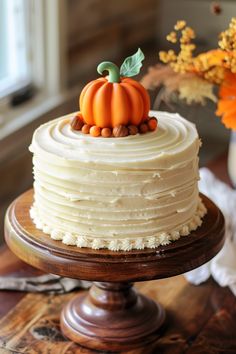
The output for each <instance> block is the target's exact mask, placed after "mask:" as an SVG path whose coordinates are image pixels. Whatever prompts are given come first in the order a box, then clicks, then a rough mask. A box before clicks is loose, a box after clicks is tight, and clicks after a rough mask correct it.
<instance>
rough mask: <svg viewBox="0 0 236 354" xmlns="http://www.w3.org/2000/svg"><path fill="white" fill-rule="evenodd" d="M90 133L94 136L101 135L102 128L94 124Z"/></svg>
mask: <svg viewBox="0 0 236 354" xmlns="http://www.w3.org/2000/svg"><path fill="white" fill-rule="evenodd" d="M89 133H90V135H92V136H94V137H98V136H100V135H101V128H100V127H97V126H96V125H93V126H92V127H91V128H90V130H89Z"/></svg>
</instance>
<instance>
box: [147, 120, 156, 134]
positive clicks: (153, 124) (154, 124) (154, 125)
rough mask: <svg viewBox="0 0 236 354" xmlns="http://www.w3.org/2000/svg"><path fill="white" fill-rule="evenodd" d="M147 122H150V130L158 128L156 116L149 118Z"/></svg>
mask: <svg viewBox="0 0 236 354" xmlns="http://www.w3.org/2000/svg"><path fill="white" fill-rule="evenodd" d="M147 124H148V128H149V130H151V131H154V130H156V128H157V119H156V118H155V117H152V118H150V119H149V121H148V123H147Z"/></svg>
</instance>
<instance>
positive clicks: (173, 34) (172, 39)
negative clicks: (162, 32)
mask: <svg viewBox="0 0 236 354" xmlns="http://www.w3.org/2000/svg"><path fill="white" fill-rule="evenodd" d="M166 39H167V40H168V41H169V42H171V43H176V42H177V36H176V32H174V31H172V32H170V33H169V34H168V35H167V36H166Z"/></svg>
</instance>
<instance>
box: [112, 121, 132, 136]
mask: <svg viewBox="0 0 236 354" xmlns="http://www.w3.org/2000/svg"><path fill="white" fill-rule="evenodd" d="M128 134H129V132H128V128H127V127H126V126H124V125H121V124H120V125H117V126H116V127H114V128H113V135H114V136H115V137H116V138H121V137H124V136H127V135H128Z"/></svg>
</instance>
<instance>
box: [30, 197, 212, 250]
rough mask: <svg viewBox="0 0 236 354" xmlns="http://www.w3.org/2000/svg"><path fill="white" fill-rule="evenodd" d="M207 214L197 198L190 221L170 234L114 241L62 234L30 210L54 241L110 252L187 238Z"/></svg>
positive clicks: (34, 208)
mask: <svg viewBox="0 0 236 354" xmlns="http://www.w3.org/2000/svg"><path fill="white" fill-rule="evenodd" d="M206 213H207V209H206V207H205V206H204V204H203V202H202V200H201V199H200V198H199V203H198V207H197V210H196V212H195V214H194V215H193V217H192V219H191V220H190V221H188V222H187V223H186V224H184V225H181V226H180V227H179V228H176V229H175V230H173V231H171V232H161V233H158V234H157V235H155V236H148V237H139V238H134V239H131V238H130V239H128V238H124V239H120V238H116V239H114V240H111V239H107V238H90V237H87V236H85V235H83V236H79V235H76V234H72V233H64V232H62V231H60V230H59V229H58V230H57V229H52V228H50V227H49V226H48V225H47V224H45V223H44V222H43V221H42V220H41V219H40V217H39V214H38V211H37V207H36V206H35V205H33V206H32V207H31V209H30V217H31V219H32V220H33V222H34V224H35V226H36V227H37V229H39V230H42V231H43V232H44V233H45V234H48V235H50V237H51V238H52V239H54V240H60V241H62V242H63V243H64V244H66V245H70V246H77V247H80V248H82V247H88V248H92V249H102V248H105V249H109V250H111V251H130V250H133V249H139V250H141V249H144V248H156V247H158V246H163V245H168V244H169V243H170V242H171V241H175V240H178V239H179V238H180V237H181V236H187V235H189V234H190V233H191V231H194V230H196V229H197V228H198V227H199V226H201V224H202V218H203V217H204V215H205V214H206Z"/></svg>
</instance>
